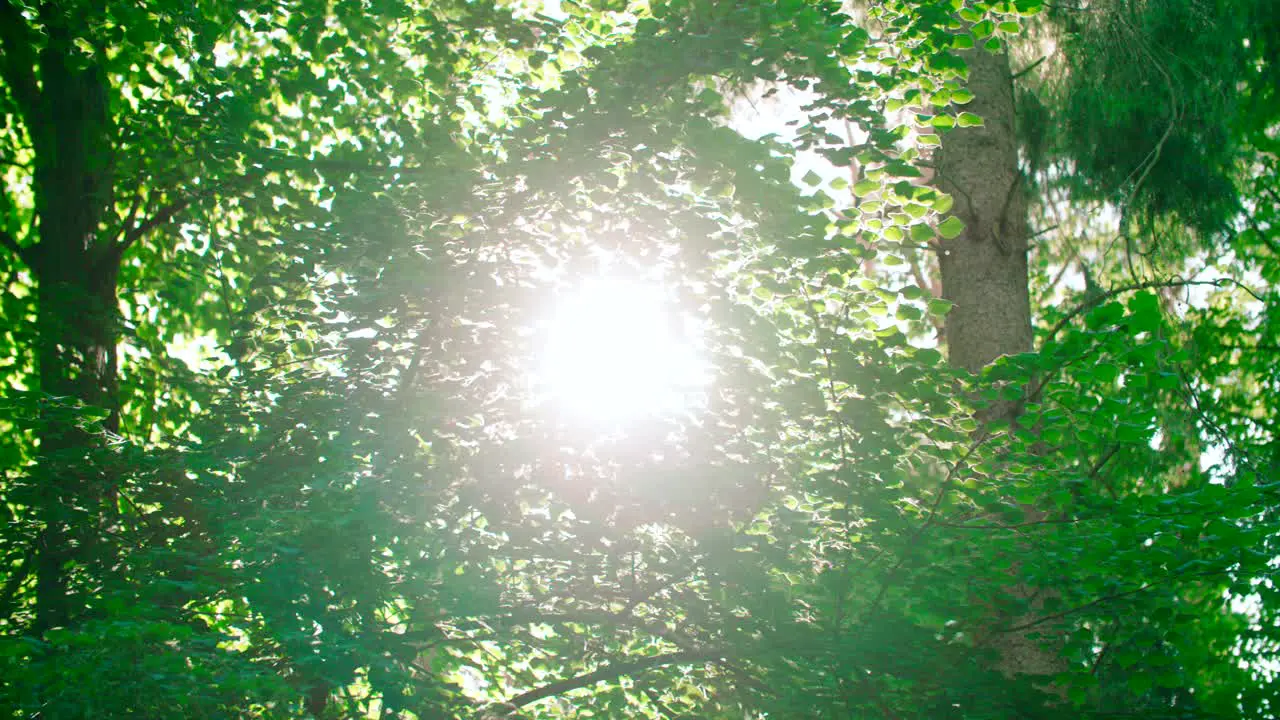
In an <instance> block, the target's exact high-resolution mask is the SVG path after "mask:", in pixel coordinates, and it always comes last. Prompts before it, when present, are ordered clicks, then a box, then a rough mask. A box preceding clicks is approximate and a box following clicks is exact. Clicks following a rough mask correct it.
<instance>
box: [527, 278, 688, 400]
mask: <svg viewBox="0 0 1280 720" xmlns="http://www.w3.org/2000/svg"><path fill="white" fill-rule="evenodd" d="M699 335H700V333H699V332H698V328H697V327H696V323H694V322H693V320H692V318H690V317H689V316H687V315H686V314H684V313H681V312H680V311H679V309H678V308H676V307H675V306H674V305H673V303H671V302H670V301H669V299H668V297H667V294H666V293H665V292H664V290H663V288H662V287H661V286H659V285H654V284H646V283H640V282H636V281H632V280H624V279H616V278H597V279H594V280H591V281H589V282H587V283H584V284H583V285H581V286H579V287H578V288H577V290H575V291H573V292H571V293H569V294H568V295H566V296H565V297H563V298H561V300H560V302H558V303H557V304H556V305H555V307H554V308H553V310H552V312H551V315H550V317H549V320H548V322H547V326H546V334H545V336H544V339H545V344H544V345H543V348H542V357H541V359H540V362H539V366H538V371H537V373H536V377H535V384H536V385H538V386H539V390H540V393H541V394H542V395H543V396H544V397H546V398H547V399H549V400H550V401H551V402H553V403H554V404H555V405H556V406H557V407H558V408H559V409H560V410H561V411H563V412H566V413H569V414H571V415H573V416H575V417H576V418H578V419H580V420H589V421H612V422H620V421H626V420H629V419H634V418H637V417H640V416H644V415H650V414H654V413H664V412H675V411H680V410H684V409H688V408H690V407H692V406H693V405H695V404H696V403H697V401H698V398H699V397H700V396H701V394H702V392H703V390H704V388H705V385H706V384H707V382H708V380H709V368H708V367H707V365H706V362H705V360H704V357H703V354H702V352H701V351H700V347H699V345H700V339H701V338H700V337H699Z"/></svg>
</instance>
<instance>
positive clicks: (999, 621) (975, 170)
mask: <svg viewBox="0 0 1280 720" xmlns="http://www.w3.org/2000/svg"><path fill="white" fill-rule="evenodd" d="M963 57H964V59H965V62H966V63H968V66H969V81H968V87H969V89H970V91H972V92H973V94H974V99H973V101H972V103H971V104H970V105H969V106H968V107H967V108H966V109H967V110H969V111H970V112H973V113H975V114H977V115H979V116H981V117H982V118H983V120H984V124H983V125H982V126H981V127H971V128H956V129H954V130H952V131H951V132H949V133H947V134H945V135H943V137H942V146H941V148H940V149H939V152H938V153H937V156H936V167H937V175H936V176H935V182H936V184H937V187H938V189H940V190H942V191H944V192H946V193H949V194H950V195H951V196H952V197H953V198H954V200H955V206H954V212H955V214H956V215H957V216H958V217H959V218H960V219H961V220H962V221H964V224H965V230H964V232H963V233H961V234H960V235H959V236H958V237H956V238H954V239H952V240H944V241H942V246H941V252H940V253H939V259H938V261H939V262H938V264H939V269H940V273H941V276H942V296H943V297H944V298H946V299H947V300H950V301H952V302H953V303H954V304H955V305H954V307H952V309H951V311H950V313H949V314H948V315H947V319H946V343H947V352H948V357H949V360H950V362H951V363H952V364H953V365H955V366H958V367H961V368H964V369H966V370H969V371H971V372H975V373H976V372H978V371H980V370H981V369H982V368H983V367H985V366H986V365H988V364H989V363H991V362H992V361H993V360H995V359H997V358H999V357H1001V356H1003V355H1015V354H1018V353H1023V352H1029V351H1030V350H1032V349H1033V342H1034V340H1033V335H1032V330H1031V301H1030V292H1029V289H1028V277H1027V251H1028V236H1029V235H1030V233H1029V232H1028V222H1027V195H1026V189H1025V187H1024V184H1023V178H1022V175H1021V173H1020V172H1019V170H1018V146H1017V135H1016V132H1015V131H1016V128H1015V109H1014V96H1013V80H1012V76H1011V73H1010V69H1009V58H1008V56H1007V55H1006V54H1003V53H1001V54H993V53H990V52H987V51H985V50H982V49H977V50H973V51H969V52H966V53H964V54H963ZM1020 411H1021V403H1020V402H1018V401H1016V400H1015V401H1002V402H999V403H996V404H994V405H992V406H991V407H989V408H986V409H985V410H984V411H983V413H982V419H983V420H984V421H985V422H994V421H1000V420H1013V419H1014V418H1015V417H1016V416H1017V415H1018V413H1019V412H1020ZM979 432H985V430H980V431H979ZM1033 512H1034V511H1033V510H1030V509H1028V514H1032V513H1033ZM1014 572H1015V573H1016V572H1017V570H1016V566H1015V570H1014ZM1006 590H1007V591H1008V592H1009V593H1010V594H1012V595H1014V596H1016V597H1018V598H1020V599H1022V600H1024V601H1026V602H1027V603H1028V604H1030V606H1031V608H1032V611H1031V612H1030V613H1028V614H1026V615H1024V616H1022V617H1003V618H993V620H992V623H991V629H988V630H987V631H986V633H985V634H986V638H985V641H986V642H987V643H988V644H989V646H991V647H993V648H994V649H996V650H997V651H998V653H999V656H1000V660H999V663H998V665H997V669H999V670H1000V671H1002V672H1004V673H1005V674H1007V675H1016V674H1026V675H1032V676H1042V677H1043V676H1052V675H1055V674H1057V673H1059V672H1062V671H1064V670H1066V669H1067V663H1066V661H1065V659H1064V658H1063V657H1062V655H1061V653H1059V652H1058V651H1057V649H1056V646H1058V645H1059V644H1060V643H1058V642H1056V641H1055V636H1059V635H1060V634H1058V633H1054V632H1053V631H1052V629H1049V628H1044V627H1037V628H1035V629H1034V630H1026V631H1022V632H999V631H998V630H997V629H998V628H1000V627H1009V626H1018V625H1023V624H1025V623H1027V622H1030V621H1033V620H1034V619H1035V618H1036V612H1035V608H1036V607H1037V606H1038V604H1039V603H1038V602H1037V601H1036V598H1037V597H1043V596H1044V594H1045V593H1044V591H1043V589H1038V588H1032V587H1027V586H1026V585H1024V584H1020V583H1015V584H1014V585H1012V586H1011V587H1009V588H1006ZM1037 633H1038V634H1039V635H1040V636H1041V637H1038V638H1037V637H1032V635H1034V634H1037ZM1047 689H1049V690H1051V691H1052V688H1051V687H1050V688H1047Z"/></svg>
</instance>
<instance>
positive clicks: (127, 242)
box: [115, 191, 212, 255]
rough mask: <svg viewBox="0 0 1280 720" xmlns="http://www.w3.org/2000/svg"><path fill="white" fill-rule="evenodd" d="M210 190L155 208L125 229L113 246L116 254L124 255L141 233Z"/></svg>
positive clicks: (162, 221)
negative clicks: (154, 210)
mask: <svg viewBox="0 0 1280 720" xmlns="http://www.w3.org/2000/svg"><path fill="white" fill-rule="evenodd" d="M211 192H212V191H206V192H203V193H200V194H199V195H192V196H188V197H185V198H183V199H181V200H178V201H177V202H173V203H170V204H168V205H166V206H164V207H162V208H160V209H159V210H157V211H156V213H155V214H154V215H152V216H151V217H149V218H147V219H146V220H143V221H142V222H141V223H139V224H138V225H136V226H134V227H133V228H131V229H128V230H125V232H124V236H123V237H121V238H120V242H119V243H117V244H116V246H115V252H116V254H117V255H124V254H125V253H126V252H128V250H129V248H130V247H132V246H133V244H134V243H135V242H137V241H138V240H139V239H140V238H141V237H142V236H143V235H146V234H147V233H149V232H151V231H152V230H155V229H156V228H158V227H160V226H161V225H163V224H165V223H167V222H169V221H170V220H172V219H173V218H174V216H175V215H177V214H178V213H180V212H182V211H183V210H186V209H187V208H188V207H190V206H191V204H192V203H193V202H195V201H196V200H197V199H200V198H203V197H204V196H207V195H209V194H211Z"/></svg>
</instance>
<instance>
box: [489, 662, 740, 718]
mask: <svg viewBox="0 0 1280 720" xmlns="http://www.w3.org/2000/svg"><path fill="white" fill-rule="evenodd" d="M721 655H723V653H718V652H675V653H670V654H667V655H655V656H653V657H647V658H640V659H638V660H634V661H631V662H624V663H614V664H612V665H609V666H607V667H603V668H600V669H599V670H596V671H594V672H589V673H584V674H582V675H578V676H577V677H571V678H568V679H566V680H560V681H557V682H553V683H551V684H549V685H543V686H542V687H540V688H535V689H533V690H530V691H529V692H526V693H521V694H520V695H517V696H515V697H513V698H511V699H510V700H508V701H507V702H505V703H503V705H506V706H510V707H516V708H519V707H523V706H525V705H530V704H532V703H535V702H538V701H539V700H544V699H546V698H549V697H553V696H555V695H561V694H564V693H567V692H569V691H570V690H577V689H579V688H584V687H587V686H589V685H595V684H596V683H600V682H608V681H609V680H614V679H616V678H619V677H622V676H623V675H635V674H638V673H642V672H644V671H646V670H651V669H653V668H656V667H662V666H663V665H688V664H691V663H696V662H702V661H707V660H715V659H716V658H717V657H719V656H721Z"/></svg>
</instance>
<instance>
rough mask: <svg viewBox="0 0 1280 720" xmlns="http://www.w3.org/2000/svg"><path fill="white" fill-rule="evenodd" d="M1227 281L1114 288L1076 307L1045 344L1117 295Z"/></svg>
mask: <svg viewBox="0 0 1280 720" xmlns="http://www.w3.org/2000/svg"><path fill="white" fill-rule="evenodd" d="M1226 281H1227V279H1226V278H1220V279H1218V280H1150V281H1147V282H1140V283H1133V284H1132V285H1124V286H1121V287H1118V288H1113V289H1111V290H1108V291H1106V292H1103V293H1101V294H1099V295H1098V296H1097V297H1095V298H1091V299H1089V300H1086V301H1085V302H1082V303H1080V304H1079V305H1078V306H1076V308H1075V309H1074V310H1072V311H1071V312H1069V313H1067V314H1066V316H1065V317H1063V318H1062V319H1061V320H1059V321H1058V322H1057V324H1056V325H1054V326H1053V327H1052V328H1050V329H1049V333H1048V334H1047V335H1046V336H1045V342H1049V341H1050V340H1053V338H1054V337H1056V336H1057V334H1058V333H1059V332H1061V331H1062V329H1063V328H1065V327H1066V326H1067V325H1069V324H1070V323H1071V321H1072V320H1075V319H1076V318H1078V317H1080V316H1081V315H1083V314H1084V313H1086V312H1088V311H1090V310H1092V309H1093V308H1094V307H1096V306H1098V305H1100V304H1102V303H1103V302H1106V301H1107V300H1110V299H1111V298H1113V297H1116V296H1117V295H1123V294H1125V293H1127V292H1134V291H1137V290H1150V289H1151V288H1166V287H1191V286H1194V285H1212V286H1213V287H1222V284H1223V283H1224V282H1226Z"/></svg>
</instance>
